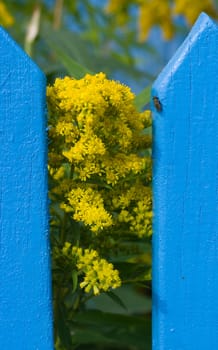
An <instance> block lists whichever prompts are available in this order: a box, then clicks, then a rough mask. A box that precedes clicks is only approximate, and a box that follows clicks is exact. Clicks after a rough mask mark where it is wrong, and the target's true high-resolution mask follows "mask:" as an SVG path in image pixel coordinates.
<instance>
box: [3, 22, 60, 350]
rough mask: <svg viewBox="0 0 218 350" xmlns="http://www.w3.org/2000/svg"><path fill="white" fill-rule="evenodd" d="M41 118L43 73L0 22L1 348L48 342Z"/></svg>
mask: <svg viewBox="0 0 218 350" xmlns="http://www.w3.org/2000/svg"><path fill="white" fill-rule="evenodd" d="M45 125H46V123H45V77H44V75H43V74H42V72H41V71H40V70H39V68H38V67H37V66H36V65H35V64H34V63H33V62H32V61H31V60H30V59H29V58H28V56H27V55H26V54H25V53H24V52H23V51H22V50H21V49H20V48H19V47H18V46H17V44H16V43H15V42H14V41H13V40H12V39H11V38H10V37H9V35H8V34H7V33H6V32H5V31H4V30H3V29H0V349H8V350H9V349H10V350H13V349H16V350H39V349H40V350H51V349H53V339H52V317H51V298H50V272H49V271H50V267H49V249H48V210H47V181H46V143H45V140H46V135H45Z"/></svg>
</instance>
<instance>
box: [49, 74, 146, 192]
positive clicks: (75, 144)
mask: <svg viewBox="0 0 218 350" xmlns="http://www.w3.org/2000/svg"><path fill="white" fill-rule="evenodd" d="M47 95H48V100H49V105H50V108H51V115H52V118H51V120H50V122H51V125H50V130H49V136H50V139H52V140H53V147H51V148H50V153H49V159H50V166H51V168H52V167H54V168H55V169H57V168H58V167H59V166H60V165H61V163H62V162H64V159H65V162H69V163H70V164H71V167H72V168H73V171H74V173H75V174H77V176H78V178H80V180H82V181H86V180H87V179H90V178H92V177H94V176H96V175H97V176H103V177H105V178H106V182H107V183H108V184H112V185H114V184H116V183H117V182H118V181H119V179H120V178H123V177H125V176H126V175H127V174H129V173H133V174H138V173H140V172H142V171H144V169H145V167H146V165H147V161H146V160H145V159H144V158H143V157H141V156H139V155H138V153H137V152H136V151H137V148H139V146H140V147H143V146H144V148H147V147H148V146H150V144H151V140H150V138H149V137H145V135H143V130H144V128H145V127H147V126H148V125H149V124H150V123H151V115H150V111H145V112H143V113H139V112H137V110H136V108H135V106H134V103H133V102H134V95H133V93H132V92H131V91H130V89H129V88H128V87H127V86H124V85H122V84H120V83H118V82H116V81H113V80H108V79H107V78H106V76H105V74H103V73H99V74H96V75H94V76H92V75H89V74H87V75H86V76H85V77H84V78H83V79H80V80H75V79H71V78H69V77H65V78H64V79H57V80H56V81H55V84H54V86H52V87H48V90H47ZM149 143H150V144H149ZM50 156H51V158H50ZM52 160H54V162H53V161H52Z"/></svg>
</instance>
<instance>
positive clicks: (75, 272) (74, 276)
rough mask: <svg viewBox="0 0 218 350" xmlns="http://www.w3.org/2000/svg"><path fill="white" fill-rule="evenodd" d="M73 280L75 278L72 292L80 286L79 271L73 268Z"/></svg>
mask: <svg viewBox="0 0 218 350" xmlns="http://www.w3.org/2000/svg"><path fill="white" fill-rule="evenodd" d="M72 280H73V289H72V293H74V292H75V291H76V289H77V286H78V273H77V271H76V270H73V272H72Z"/></svg>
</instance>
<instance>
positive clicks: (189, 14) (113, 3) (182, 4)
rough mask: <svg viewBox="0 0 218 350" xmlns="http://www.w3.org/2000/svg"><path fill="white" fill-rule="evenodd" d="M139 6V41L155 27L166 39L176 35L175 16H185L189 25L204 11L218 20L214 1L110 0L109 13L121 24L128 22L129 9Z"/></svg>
mask: <svg viewBox="0 0 218 350" xmlns="http://www.w3.org/2000/svg"><path fill="white" fill-rule="evenodd" d="M131 5H136V6H138V10H139V17H138V31H139V39H140V40H145V39H147V37H148V34H149V32H150V30H151V28H152V27H153V26H156V25H157V26H159V27H160V28H161V29H162V32H163V36H164V38H165V39H167V40H168V39H171V38H172V36H173V34H174V25H173V20H174V16H175V15H183V16H184V17H185V19H186V20H187V22H188V23H189V24H193V23H194V22H195V20H196V18H197V17H198V15H199V14H200V13H201V12H202V11H204V12H207V13H208V15H210V16H212V17H215V18H217V11H216V9H215V6H214V3H213V1H212V0H109V1H108V5H107V11H108V12H109V13H111V14H113V15H115V16H116V18H117V21H118V23H119V24H121V25H122V24H125V23H126V22H127V21H128V9H129V7H130V6H131Z"/></svg>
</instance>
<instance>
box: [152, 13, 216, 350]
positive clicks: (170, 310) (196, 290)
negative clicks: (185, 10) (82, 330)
mask: <svg viewBox="0 0 218 350" xmlns="http://www.w3.org/2000/svg"><path fill="white" fill-rule="evenodd" d="M217 82H218V28H217V26H216V25H215V24H214V23H213V22H212V21H211V19H210V18H209V17H208V16H207V15H206V14H201V16H200V17H199V19H198V20H197V22H196V24H195V25H194V27H193V29H192V31H191V33H190V34H189V36H188V37H187V39H186V40H185V42H184V43H183V45H182V46H181V47H180V48H179V50H178V52H177V53H176V54H175V56H174V57H173V59H172V60H171V61H170V62H169V64H168V65H167V66H166V68H165V69H164V70H163V72H162V73H161V74H160V76H159V77H158V79H157V81H156V82H155V83H154V86H153V92H152V95H153V96H158V98H159V100H160V102H161V104H162V111H160V112H158V111H156V110H155V108H154V106H153V109H154V153H153V157H154V174H153V186H154V236H153V350H205V349H211V350H215V349H217V348H218V297H217V296H218V273H217V266H218V265H217V264H218V88H217V85H218V83H217Z"/></svg>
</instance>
